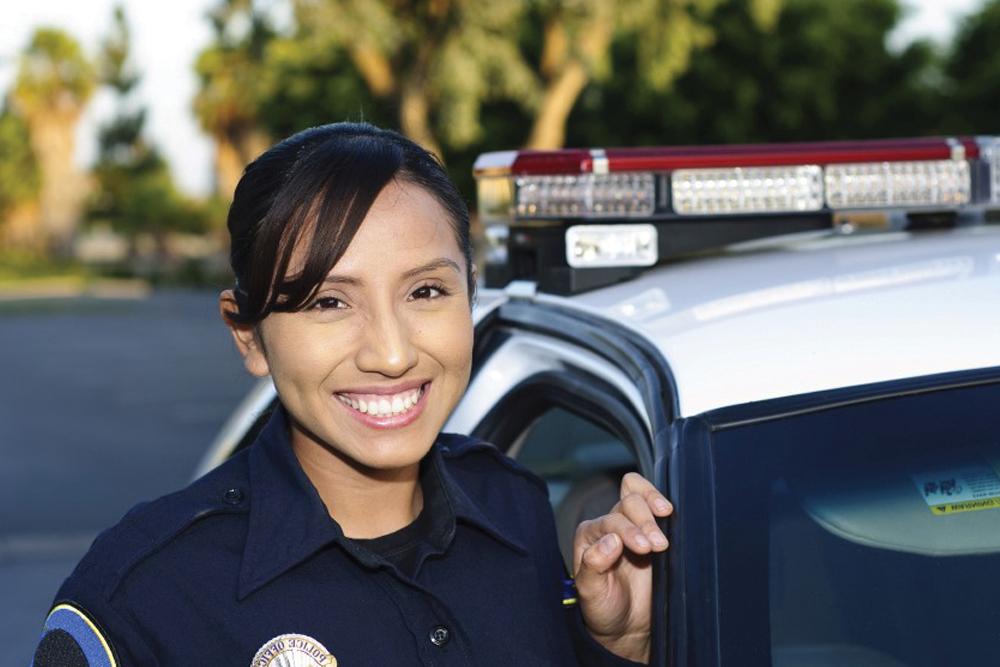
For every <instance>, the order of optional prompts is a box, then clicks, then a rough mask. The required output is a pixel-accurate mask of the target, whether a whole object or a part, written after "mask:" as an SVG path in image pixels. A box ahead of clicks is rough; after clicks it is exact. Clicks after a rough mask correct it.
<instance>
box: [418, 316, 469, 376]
mask: <svg viewBox="0 0 1000 667" xmlns="http://www.w3.org/2000/svg"><path fill="white" fill-rule="evenodd" d="M418 335H419V337H420V339H421V340H422V347H423V348H424V350H426V351H427V352H428V353H429V354H430V355H431V356H432V357H434V359H436V360H437V361H438V363H440V364H441V366H442V367H444V370H445V372H446V373H448V374H454V375H458V376H461V377H462V378H463V381H467V380H468V376H469V370H470V368H471V366H472V336H473V329H472V318H471V316H470V315H469V311H468V310H458V309H456V310H455V311H454V312H450V313H448V314H447V315H444V314H441V316H439V317H433V318H430V317H429V318H426V321H423V322H421V323H420V329H419V333H418Z"/></svg>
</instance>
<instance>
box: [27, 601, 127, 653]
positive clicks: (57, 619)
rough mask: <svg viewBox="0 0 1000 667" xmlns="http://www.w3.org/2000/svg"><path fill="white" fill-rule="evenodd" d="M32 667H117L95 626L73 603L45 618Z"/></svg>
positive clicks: (110, 651)
mask: <svg viewBox="0 0 1000 667" xmlns="http://www.w3.org/2000/svg"><path fill="white" fill-rule="evenodd" d="M31 664H32V667H56V666H57V665H58V666H60V667H78V666H79V667H118V661H117V660H116V659H115V654H114V651H113V650H112V649H111V644H110V642H108V640H107V639H106V638H105V637H104V635H103V634H101V631H100V629H98V627H97V624H96V623H94V621H92V620H91V619H90V618H89V617H88V616H87V614H86V613H85V612H84V611H83V610H82V609H80V608H79V607H76V606H74V605H72V604H68V603H63V604H59V605H56V606H55V607H54V608H53V609H52V611H50V612H49V615H48V617H47V618H46V619H45V627H44V629H43V630H42V639H41V642H40V643H39V644H38V649H37V650H36V651H35V658H34V660H33V661H32V663H31Z"/></svg>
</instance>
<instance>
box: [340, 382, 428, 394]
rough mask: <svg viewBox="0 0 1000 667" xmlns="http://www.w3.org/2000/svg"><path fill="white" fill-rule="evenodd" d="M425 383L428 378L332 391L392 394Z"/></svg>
mask: <svg viewBox="0 0 1000 667" xmlns="http://www.w3.org/2000/svg"><path fill="white" fill-rule="evenodd" d="M425 384H428V385H429V384H430V380H409V381H407V382H398V383H396V384H372V385H367V386H363V387H351V388H350V389H342V390H341V391H337V392H334V393H337V394H379V395H392V394H399V393H401V392H404V391H410V390H411V389H416V388H418V387H422V386H424V385H425Z"/></svg>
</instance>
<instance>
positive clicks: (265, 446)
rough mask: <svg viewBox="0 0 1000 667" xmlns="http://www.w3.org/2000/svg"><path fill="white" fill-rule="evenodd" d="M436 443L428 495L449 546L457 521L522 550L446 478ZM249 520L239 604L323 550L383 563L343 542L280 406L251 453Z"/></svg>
mask: <svg viewBox="0 0 1000 667" xmlns="http://www.w3.org/2000/svg"><path fill="white" fill-rule="evenodd" d="M440 450H441V448H440V445H439V444H438V443H435V444H434V446H433V447H432V448H431V451H430V452H429V453H428V457H429V459H430V461H429V462H430V464H431V465H428V466H426V470H427V473H426V474H425V476H424V477H423V478H422V480H421V481H422V483H424V484H436V485H440V491H441V493H439V494H438V493H434V492H433V491H432V492H431V493H429V494H427V495H428V496H429V497H430V498H433V499H434V501H433V509H434V510H435V511H444V512H447V514H448V516H447V517H446V521H447V523H448V525H449V526H450V530H449V531H448V532H447V538H446V542H447V544H446V545H444V546H445V547H447V545H448V544H450V543H451V539H452V537H453V535H454V525H455V522H456V520H458V521H461V522H464V523H467V524H470V525H472V526H475V527H476V528H478V529H479V530H481V531H483V532H484V533H486V534H488V535H490V536H491V537H492V538H494V539H495V540H497V541H498V542H500V543H501V544H503V545H505V546H507V547H509V548H511V549H514V550H515V551H518V552H521V553H527V550H526V549H525V548H524V546H523V545H522V544H521V543H520V541H518V540H517V538H516V537H514V536H513V535H511V534H510V533H509V532H508V531H503V530H501V529H499V528H498V527H497V524H496V522H494V521H492V520H491V519H490V518H489V517H488V515H487V514H486V513H485V512H484V511H483V508H482V507H480V505H479V503H477V502H476V501H475V500H474V499H473V498H472V497H470V496H469V494H468V493H467V492H466V491H465V489H464V488H463V487H462V486H461V484H460V483H459V482H458V481H457V480H456V479H455V478H454V477H453V476H452V475H451V473H450V472H449V471H448V468H447V466H446V464H445V461H444V459H443V457H442V455H441V451H440ZM249 459H250V461H249V467H250V470H249V481H250V516H249V526H248V528H247V538H246V545H245V546H244V549H243V562H242V566H241V570H240V578H239V591H238V598H239V599H241V600H242V599H243V598H245V597H246V596H248V595H250V593H252V592H253V591H255V590H257V589H258V588H260V587H261V586H264V585H265V584H267V583H268V582H269V581H271V580H272V579H275V578H276V577H278V576H280V575H281V574H282V573H284V572H286V571H287V570H289V569H291V568H292V567H294V566H295V565H297V564H299V563H301V562H302V561H304V560H305V559H307V558H308V557H309V556H311V555H313V554H314V553H316V552H317V551H319V550H320V549H322V548H324V547H326V546H328V545H330V544H337V545H338V546H340V547H341V548H342V549H344V550H345V551H346V552H347V553H348V554H349V555H350V556H351V557H353V558H354V560H356V561H358V562H359V563H360V564H361V565H363V566H366V567H371V568H377V567H380V566H381V565H382V564H383V563H384V562H383V561H382V560H381V559H379V558H378V557H376V556H374V554H371V553H370V552H369V551H367V550H366V549H363V548H361V547H360V546H358V545H357V544H355V543H354V542H353V541H352V540H349V539H346V538H345V537H344V533H343V531H342V530H341V528H340V525H339V524H338V523H337V522H336V521H334V520H333V519H332V518H331V517H330V515H329V512H328V511H327V508H326V505H324V503H323V500H322V499H321V498H320V496H319V493H318V492H317V491H316V487H314V486H313V484H312V482H311V481H310V480H309V477H308V476H307V475H306V473H305V471H304V470H303V469H302V465H301V464H300V463H299V461H298V459H297V458H296V456H295V453H294V452H293V451H292V447H291V442H290V440H289V429H288V417H287V415H286V414H285V409H284V407H283V406H281V404H280V403H279V404H278V406H277V407H276V408H275V410H274V412H273V413H272V414H271V417H270V419H269V420H268V422H267V424H266V425H265V426H264V428H263V430H262V431H261V433H260V435H258V436H257V440H256V441H255V442H254V444H253V445H252V446H251V450H250V454H249Z"/></svg>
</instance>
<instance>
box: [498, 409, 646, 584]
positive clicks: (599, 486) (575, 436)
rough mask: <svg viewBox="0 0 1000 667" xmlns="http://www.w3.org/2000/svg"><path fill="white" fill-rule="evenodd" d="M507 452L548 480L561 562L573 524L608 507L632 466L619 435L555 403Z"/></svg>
mask: <svg viewBox="0 0 1000 667" xmlns="http://www.w3.org/2000/svg"><path fill="white" fill-rule="evenodd" d="M509 453H510V454H511V455H512V456H514V457H515V458H516V459H517V460H518V461H519V462H520V463H521V464H522V465H524V466H525V467H526V468H528V469H529V470H531V471H532V472H534V473H535V474H537V475H538V476H540V477H541V478H542V479H544V480H545V482H546V484H548V487H549V500H550V501H551V502H552V507H553V510H554V511H555V515H556V528H557V531H558V533H559V546H560V548H561V549H562V552H563V556H564V558H565V559H566V562H567V564H568V563H569V561H570V556H571V554H572V545H573V533H574V532H575V531H576V526H577V525H578V524H579V523H580V522H581V521H583V520H585V519H592V518H594V517H597V516H601V515H602V514H605V513H606V512H607V511H608V510H610V509H611V507H612V506H613V505H614V504H615V503H616V502H618V487H619V484H620V482H621V477H622V475H624V474H625V473H626V472H628V471H630V470H635V469H636V465H635V459H634V457H633V455H632V453H631V451H630V448H629V447H628V446H627V445H626V444H625V443H624V442H622V440H621V439H620V438H619V437H617V436H615V435H613V434H611V433H609V432H608V431H606V430H605V429H603V428H601V427H599V426H597V425H596V424H594V423H593V422H591V421H589V420H587V419H584V418H583V417H580V416H577V415H576V414H574V413H572V412H569V411H567V410H564V409H562V408H558V407H553V408H550V409H549V410H547V411H546V412H544V413H542V415H541V416H540V417H539V418H538V419H537V420H535V421H534V422H533V423H532V424H531V425H530V426H529V427H528V428H527V429H526V430H525V431H524V433H523V434H522V436H521V437H520V438H519V440H518V442H516V443H514V445H513V446H512V448H511V449H510V451H509Z"/></svg>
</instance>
